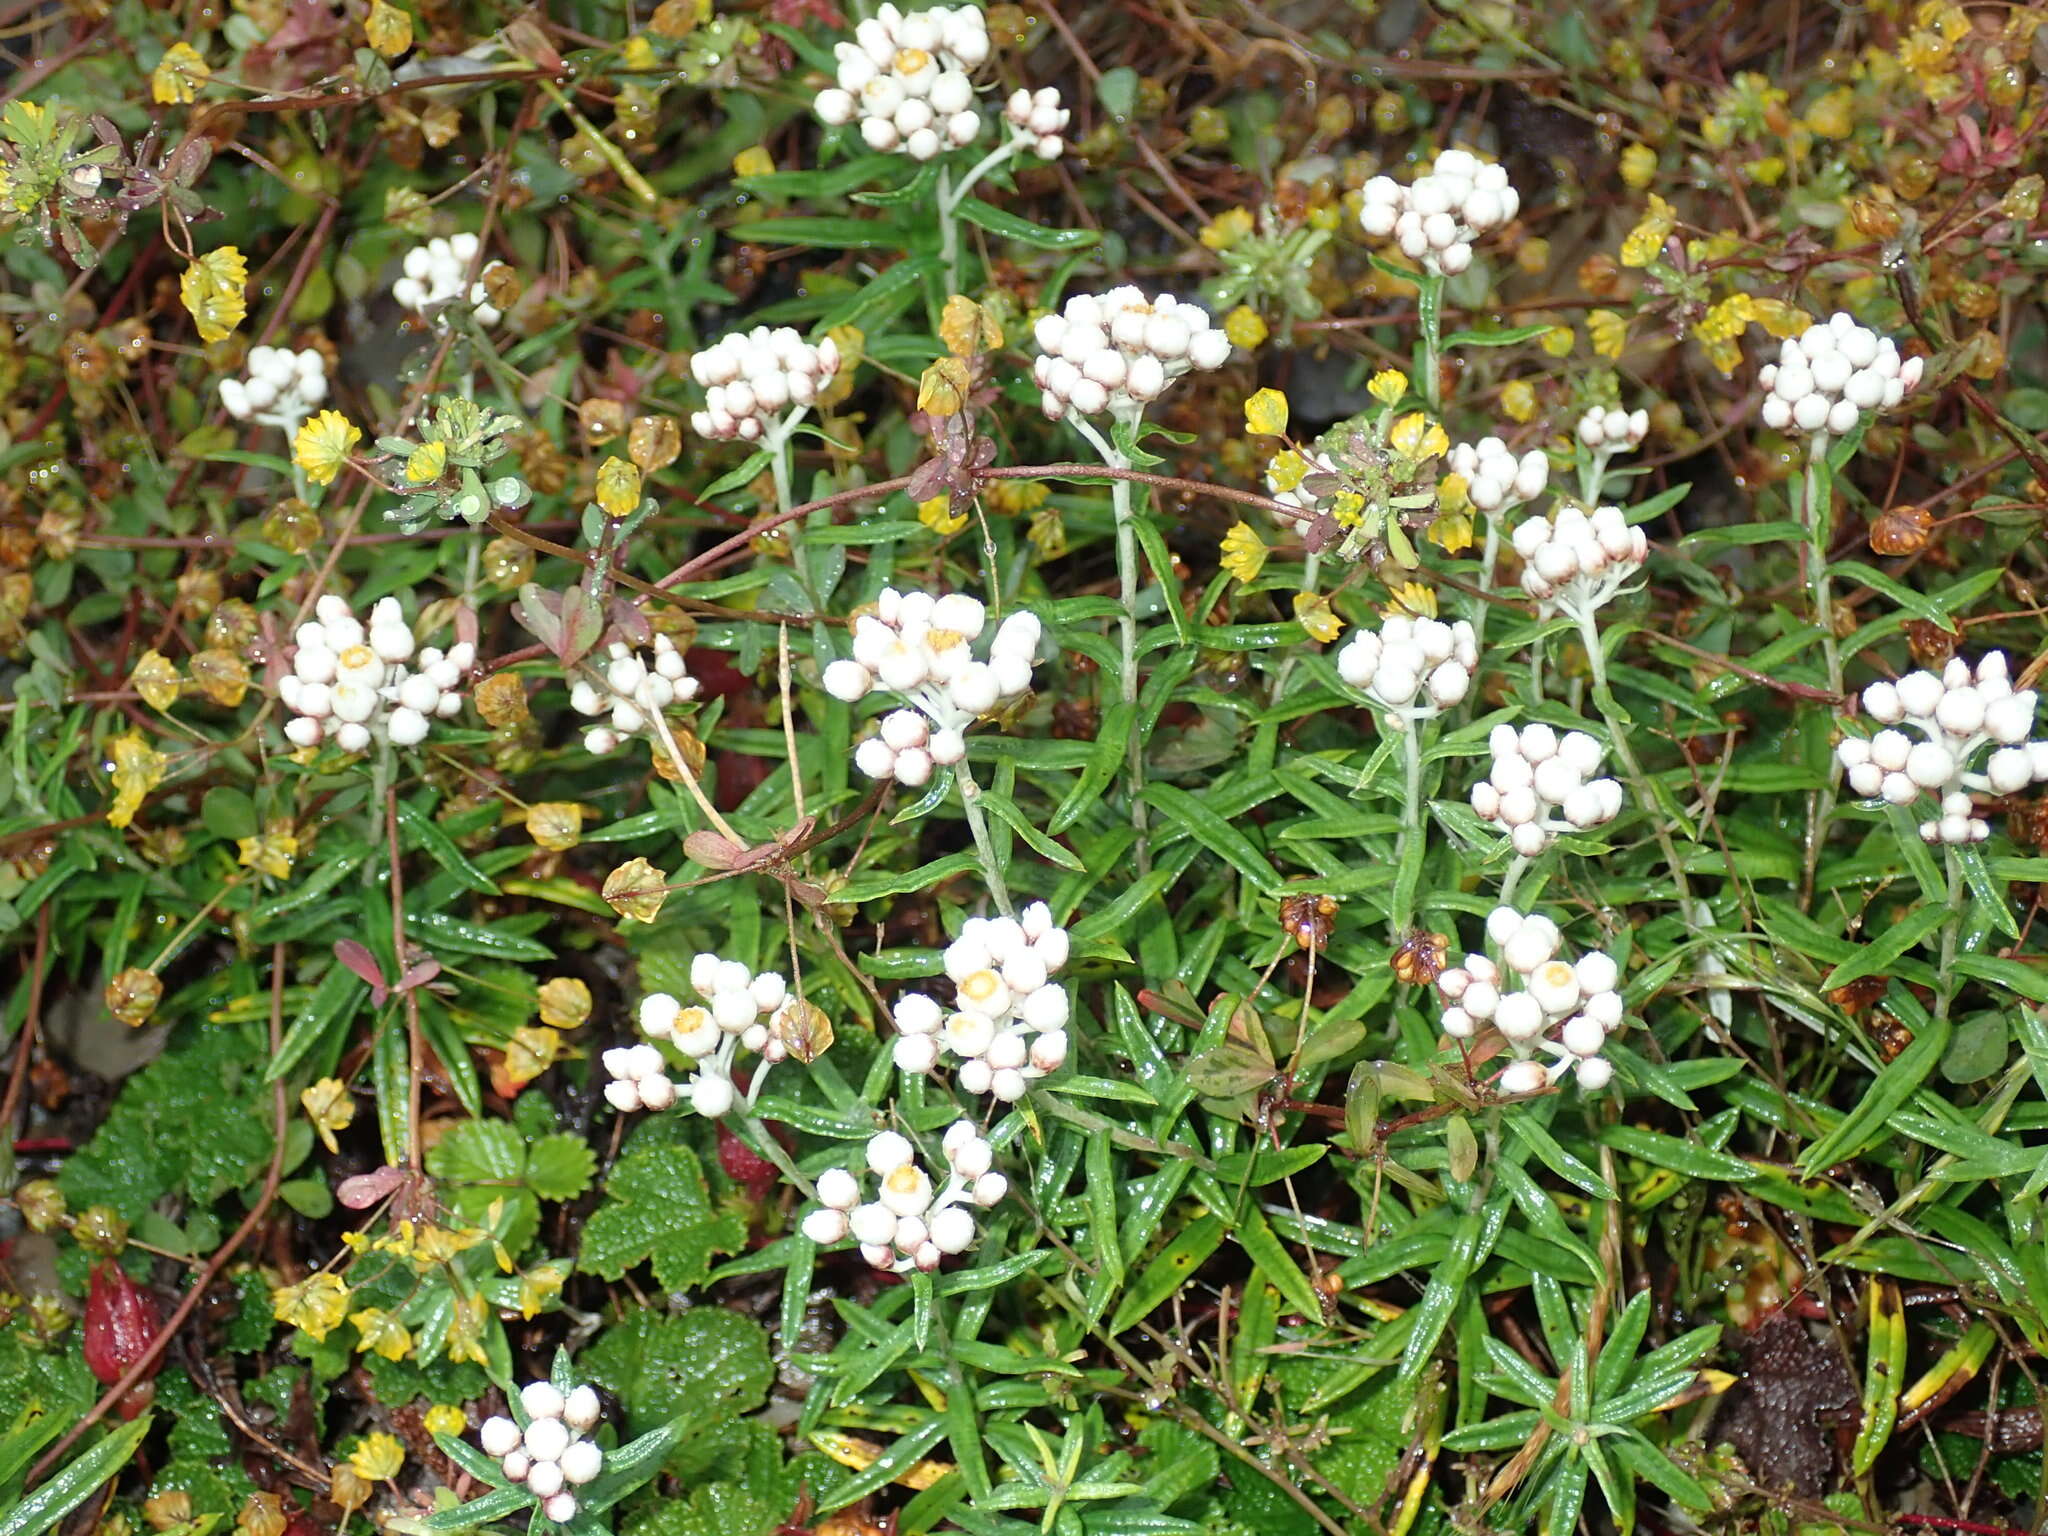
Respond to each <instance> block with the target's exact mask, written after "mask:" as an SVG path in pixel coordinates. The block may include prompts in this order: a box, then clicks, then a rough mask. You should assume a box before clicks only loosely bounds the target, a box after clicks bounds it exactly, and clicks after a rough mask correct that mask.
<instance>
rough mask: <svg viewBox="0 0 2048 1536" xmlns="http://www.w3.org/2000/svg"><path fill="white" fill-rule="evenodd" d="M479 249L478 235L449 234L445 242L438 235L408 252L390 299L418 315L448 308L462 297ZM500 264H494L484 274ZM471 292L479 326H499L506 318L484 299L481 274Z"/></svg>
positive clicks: (470, 299)
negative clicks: (464, 282)
mask: <svg viewBox="0 0 2048 1536" xmlns="http://www.w3.org/2000/svg"><path fill="white" fill-rule="evenodd" d="M479 249H481V247H480V246H479V244H478V242H477V238H476V236H475V235H470V234H461V235H450V236H449V237H448V238H447V239H445V240H444V239H442V238H441V237H440V236H438V235H437V236H435V237H434V238H433V239H432V240H429V241H428V242H427V243H426V244H425V245H416V246H414V247H413V248H412V249H411V250H409V251H407V252H406V253H405V259H404V261H403V262H402V263H401V265H402V266H403V267H404V269H405V275H404V276H403V277H401V278H399V280H398V281H397V282H395V283H393V284H392V285H391V297H393V298H394V299H396V300H398V302H399V303H400V304H403V305H404V306H405V307H406V308H407V309H409V310H412V311H413V312H414V313H415V314H419V315H427V314H431V313H433V312H435V311H437V310H441V309H444V308H446V307H447V306H448V305H449V304H451V303H453V302H454V301H455V300H456V299H458V298H460V297H462V294H463V280H464V279H465V278H466V277H468V275H469V267H470V263H471V262H473V261H475V260H476V253H477V251H478V250H479ZM501 265H503V263H501V262H495V261H494V262H491V263H490V264H489V265H488V266H486V267H485V268H484V271H486V272H488V271H489V270H490V269H491V268H492V267H496V266H501ZM468 292H469V304H470V308H471V309H472V310H473V311H474V312H475V314H476V320H477V324H479V325H496V324H497V323H498V321H499V320H500V319H502V318H503V317H502V316H501V315H500V314H499V313H498V308H497V306H496V305H494V304H492V303H490V302H489V300H487V299H486V298H485V296H484V285H483V278H482V274H479V275H478V278H477V281H475V282H473V283H471V284H469V288H468Z"/></svg>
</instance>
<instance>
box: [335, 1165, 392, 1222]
mask: <svg viewBox="0 0 2048 1536" xmlns="http://www.w3.org/2000/svg"><path fill="white" fill-rule="evenodd" d="M405 1179H406V1173H405V1170H404V1169H403V1168H393V1167H391V1166H390V1165H389V1164H386V1165H385V1166H384V1167H382V1168H379V1169H377V1170H376V1171H375V1172H373V1173H358V1174H356V1175H354V1176H353V1177H351V1178H346V1179H343V1180H342V1181H341V1182H340V1183H339V1184H337V1185H336V1186H335V1187H334V1198H335V1199H337V1200H339V1201H340V1202H341V1203H342V1204H343V1205H345V1206H347V1207H348V1208H349V1209H350V1210H352V1211H366V1210H368V1209H369V1208H370V1207H371V1206H373V1205H375V1204H376V1203H377V1202H378V1201H379V1200H382V1199H383V1198H384V1197H385V1196H386V1195H388V1194H390V1193H391V1192H392V1191H393V1190H394V1189H396V1188H398V1186H399V1185H401V1184H403V1183H404V1182H405Z"/></svg>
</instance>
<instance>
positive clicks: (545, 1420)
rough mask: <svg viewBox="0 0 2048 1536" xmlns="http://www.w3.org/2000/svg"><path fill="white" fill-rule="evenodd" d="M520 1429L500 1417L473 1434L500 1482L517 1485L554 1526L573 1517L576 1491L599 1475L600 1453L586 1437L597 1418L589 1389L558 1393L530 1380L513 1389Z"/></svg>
mask: <svg viewBox="0 0 2048 1536" xmlns="http://www.w3.org/2000/svg"><path fill="white" fill-rule="evenodd" d="M519 1405H520V1407H522V1408H523V1409H525V1411H526V1428H525V1429H521V1428H520V1427H519V1426H518V1424H516V1423H514V1422H513V1421H512V1420H511V1419H508V1418H506V1417H505V1416H504V1415H503V1414H493V1415H492V1416H491V1417H490V1418H488V1419H485V1420H484V1422H483V1427H482V1429H481V1430H479V1431H478V1434H477V1439H478V1440H479V1441H481V1442H482V1444H483V1448H484V1453H485V1454H486V1455H489V1456H495V1457H497V1459H498V1466H499V1469H500V1470H501V1471H503V1472H504V1474H505V1476H506V1478H507V1479H508V1480H509V1481H511V1482H514V1483H523V1484H525V1486H526V1491H527V1492H528V1493H530V1494H532V1495H533V1496H534V1497H535V1498H537V1499H539V1500H540V1501H541V1504H540V1512H541V1513H542V1514H543V1515H545V1516H547V1518H548V1519H550V1520H552V1521H554V1522H555V1523H556V1524H557V1525H564V1524H567V1523H568V1522H569V1521H571V1520H573V1519H575V1518H576V1495H575V1494H573V1493H571V1492H570V1491H569V1490H570V1489H571V1488H580V1487H582V1486H583V1485H584V1484H585V1483H587V1482H590V1481H591V1480H593V1479H594V1478H595V1477H596V1476H597V1474H598V1473H600V1472H602V1471H603V1470H604V1450H603V1448H602V1447H600V1446H599V1445H598V1443H597V1442H596V1441H595V1440H591V1439H588V1438H586V1437H587V1436H588V1435H589V1433H590V1431H592V1430H593V1429H595V1428H597V1421H598V1419H599V1418H600V1417H602V1416H603V1409H602V1406H601V1405H600V1404H599V1403H598V1400H597V1391H596V1389H595V1388H593V1387H588V1386H583V1387H575V1388H572V1389H571V1390H570V1391H568V1392H567V1393H564V1392H563V1391H561V1389H559V1388H558V1387H556V1386H554V1385H553V1384H552V1383H550V1382H545V1381H530V1382H528V1383H527V1384H526V1385H525V1386H523V1387H521V1388H520V1389H519Z"/></svg>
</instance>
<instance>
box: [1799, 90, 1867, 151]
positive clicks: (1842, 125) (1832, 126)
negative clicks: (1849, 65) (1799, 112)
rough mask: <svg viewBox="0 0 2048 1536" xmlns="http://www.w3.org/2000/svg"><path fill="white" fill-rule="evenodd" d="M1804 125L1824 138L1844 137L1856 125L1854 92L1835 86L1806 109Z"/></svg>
mask: <svg viewBox="0 0 2048 1536" xmlns="http://www.w3.org/2000/svg"><path fill="white" fill-rule="evenodd" d="M1806 126H1807V127H1809V128H1811V129H1812V130H1813V131H1814V132H1815V133H1817V134H1819V135H1820V136H1821V137H1822V138H1824V139H1846V138H1847V137H1849V134H1850V133H1851V131H1853V130H1854V128H1855V127H1856V93H1855V92H1854V91H1852V90H1850V89H1849V87H1848V86H1846V85H1838V86H1836V87H1835V88H1834V89H1833V90H1832V91H1829V92H1828V93H1827V94H1826V95H1824V96H1822V97H1821V99H1820V100H1819V101H1816V102H1815V103H1814V104H1813V105H1812V106H1810V107H1808V108H1807V109H1806Z"/></svg>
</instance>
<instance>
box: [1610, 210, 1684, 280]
mask: <svg viewBox="0 0 2048 1536" xmlns="http://www.w3.org/2000/svg"><path fill="white" fill-rule="evenodd" d="M1677 222H1678V213H1677V210H1676V209H1674V208H1673V207H1672V206H1671V205H1670V204H1669V203H1667V202H1665V201H1664V199H1663V198H1661V197H1659V196H1658V195H1657V194H1656V193H1654V192H1652V193H1651V194H1650V206H1649V209H1648V210H1647V211H1646V212H1645V213H1644V214H1643V216H1642V219H1641V220H1640V221H1639V222H1638V223H1637V224H1636V227H1635V228H1634V229H1632V230H1630V231H1629V232H1628V237H1627V238H1626V239H1624V240H1623V241H1622V242H1621V264H1622V265H1623V266H1624V267H1647V266H1648V265H1649V264H1650V263H1651V262H1653V261H1655V260H1656V259H1657V255H1658V253H1659V252H1660V251H1662V250H1663V249H1664V242H1665V240H1667V239H1668V238H1670V235H1671V230H1672V227H1673V226H1674V225H1675V224H1676V223H1677Z"/></svg>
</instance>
